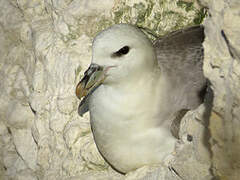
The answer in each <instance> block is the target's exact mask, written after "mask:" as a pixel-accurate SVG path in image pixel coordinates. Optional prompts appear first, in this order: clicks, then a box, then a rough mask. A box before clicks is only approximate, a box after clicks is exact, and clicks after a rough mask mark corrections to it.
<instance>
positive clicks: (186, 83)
mask: <svg viewBox="0 0 240 180" xmlns="http://www.w3.org/2000/svg"><path fill="white" fill-rule="evenodd" d="M203 40H204V28H203V27H202V26H194V27H190V28H186V29H183V30H178V31H175V32H172V33H170V34H168V35H166V36H164V37H161V38H159V39H158V40H156V41H155V42H154V47H155V49H156V54H157V60H158V64H159V67H160V69H161V72H162V73H163V74H165V75H166V77H167V78H168V83H169V84H170V87H169V89H171V91H172V93H171V94H174V96H171V97H168V98H171V99H170V101H169V102H171V103H173V102H174V104H175V105H176V104H177V105H178V107H175V108H177V110H180V109H194V108H196V107H197V106H198V105H199V104H200V103H202V101H203V97H202V95H203V94H204V91H205V89H206V78H205V77H204V75H203V69H202V66H203V46H202V42H203Z"/></svg>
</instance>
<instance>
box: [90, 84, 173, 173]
mask: <svg viewBox="0 0 240 180" xmlns="http://www.w3.org/2000/svg"><path fill="white" fill-rule="evenodd" d="M147 87H148V86H146V88H147ZM146 88H145V89H137V90H133V91H125V92H124V91H122V90H121V91H120V90H119V89H117V88H114V87H111V86H109V85H102V86H100V87H99V88H98V89H97V90H96V91H95V92H94V93H93V94H92V97H91V98H90V118H91V126H92V130H93V134H94V139H95V142H96V144H97V147H98V149H99V151H100V152H101V154H102V155H103V156H104V157H105V159H106V160H107V161H108V162H109V163H110V164H111V165H113V166H114V167H115V168H116V169H117V170H119V171H121V172H128V171H130V170H133V169H136V168H138V167H141V166H143V165H145V164H153V163H160V162H161V160H162V159H163V157H165V156H166V155H167V154H169V153H170V152H171V151H172V150H173V147H174V143H175V140H174V138H173V137H172V135H171V134H170V130H169V129H168V123H166V121H164V119H163V120H161V116H160V115H159V113H161V112H160V109H161V107H160V106H159V100H160V99H159V98H161V97H159V93H158V94H156V93H154V90H153V89H151V88H149V89H146ZM156 91H158V90H156ZM158 92H159V91H158Z"/></svg>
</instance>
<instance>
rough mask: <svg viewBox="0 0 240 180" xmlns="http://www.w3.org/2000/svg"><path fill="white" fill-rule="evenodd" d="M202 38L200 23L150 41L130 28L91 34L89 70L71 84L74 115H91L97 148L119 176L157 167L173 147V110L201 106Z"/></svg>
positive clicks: (110, 29)
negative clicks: (75, 99)
mask: <svg viewBox="0 0 240 180" xmlns="http://www.w3.org/2000/svg"><path fill="white" fill-rule="evenodd" d="M203 40H204V29H203V27H202V26H194V27H190V28H186V29H183V30H178V31H175V32H172V33H170V34H168V35H165V36H163V37H160V38H158V39H157V40H156V41H154V42H153V43H152V42H151V41H150V40H149V39H148V38H147V36H146V35H145V34H144V33H143V32H142V31H141V30H140V29H139V28H137V27H135V26H133V25H128V24H117V25H113V26H111V27H110V28H108V29H106V30H104V31H102V32H100V33H99V34H98V35H97V36H96V37H95V39H94V41H93V48H92V49H93V52H92V62H91V65H90V66H89V68H88V69H87V71H86V72H85V73H84V77H83V78H82V80H81V81H80V82H79V83H78V85H77V87H76V95H77V97H78V98H79V99H80V100H81V99H82V98H83V99H82V101H81V103H80V105H79V114H80V115H83V114H84V113H85V112H87V111H89V112H90V123H91V128H92V132H93V136H94V140H95V143H96V145H97V148H98V150H99V152H100V153H101V155H102V156H103V157H104V159H105V160H106V161H107V162H108V163H109V164H110V165H111V166H112V167H113V168H115V169H116V170H117V171H119V172H122V173H127V172H129V171H132V170H135V169H137V168H139V167H141V166H144V165H148V164H158V163H161V162H162V161H163V160H164V158H166V157H167V155H169V154H170V153H171V152H172V151H173V150H174V145H175V142H176V138H175V137H174V136H173V135H172V133H171V130H170V128H171V124H172V121H173V120H174V118H176V117H175V116H176V113H177V112H179V111H181V110H184V109H195V108H196V107H197V106H198V105H199V104H201V103H202V96H201V95H202V92H203V91H204V88H205V86H206V79H205V77H204V75H203V71H202V65H203V47H202V42H203Z"/></svg>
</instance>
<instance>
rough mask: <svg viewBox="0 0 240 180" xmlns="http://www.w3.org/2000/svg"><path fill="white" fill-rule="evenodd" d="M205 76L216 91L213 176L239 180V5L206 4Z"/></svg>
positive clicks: (213, 0)
mask: <svg viewBox="0 0 240 180" xmlns="http://www.w3.org/2000/svg"><path fill="white" fill-rule="evenodd" d="M203 3H204V4H205V5H206V6H208V7H209V13H210V14H211V17H209V18H207V19H206V21H205V23H204V25H205V27H206V30H205V34H206V40H205V42H204V48H205V60H204V73H205V75H206V77H208V78H209V80H210V81H211V84H212V85H211V87H212V89H213V91H214V101H213V108H212V113H211V117H210V122H209V129H210V134H211V138H210V141H209V142H210V143H211V153H212V157H211V162H212V168H211V170H212V173H213V174H214V175H215V176H216V177H217V178H218V179H223V180H227V179H231V180H238V179H240V131H239V129H240V1H239V0H231V1H227V0H222V1H218V0H211V1H208V0H204V1H203Z"/></svg>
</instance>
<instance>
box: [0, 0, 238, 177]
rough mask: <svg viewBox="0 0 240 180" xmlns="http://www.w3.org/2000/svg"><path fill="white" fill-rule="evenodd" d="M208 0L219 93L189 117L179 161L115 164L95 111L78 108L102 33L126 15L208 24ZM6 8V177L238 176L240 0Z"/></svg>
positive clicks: (158, 27) (1, 163)
mask: <svg viewBox="0 0 240 180" xmlns="http://www.w3.org/2000/svg"><path fill="white" fill-rule="evenodd" d="M203 6H204V7H207V9H208V13H209V14H210V15H211V16H208V17H206V18H205V19H204V22H203V24H204V26H205V35H206V40H205V42H204V48H205V52H204V53H205V59H204V67H203V68H204V73H205V76H206V77H207V78H208V79H209V81H210V82H211V89H212V91H213V95H214V97H213V101H212V102H211V101H210V100H209V99H211V97H210V95H209V96H207V97H206V101H205V103H204V104H202V105H201V106H199V108H198V109H196V110H194V111H189V112H187V113H186V115H185V116H184V117H183V119H182V121H181V124H180V130H179V140H178V142H177V144H176V149H175V151H174V152H173V153H172V158H171V160H170V164H171V169H170V168H168V167H167V166H166V165H164V164H162V165H158V166H157V165H152V166H145V167H142V168H139V169H137V170H136V171H134V172H130V173H128V174H126V175H122V174H119V173H117V172H115V171H114V170H113V169H111V167H109V165H108V164H107V163H106V162H105V161H104V160H103V158H102V157H101V155H100V154H99V153H98V151H97V148H96V145H95V143H94V141H93V137H92V134H91V129H90V125H89V115H88V114H86V115H84V116H83V117H80V116H78V114H77V107H78V103H79V101H78V99H77V98H76V97H75V86H76V84H77V83H78V81H79V79H80V77H81V76H82V75H83V72H84V70H85V69H86V68H87V66H88V64H89V63H90V60H91V43H92V40H93V37H94V36H95V35H96V33H97V32H99V31H101V30H103V29H104V28H106V27H108V26H110V25H112V24H115V23H121V22H123V23H131V24H135V25H137V26H141V27H147V28H149V29H150V30H151V32H153V33H154V34H157V35H158V36H160V35H163V34H166V33H167V32H169V31H172V30H175V29H179V28H182V27H185V26H188V25H194V24H199V23H201V21H202V20H203V18H204V16H205V11H206V10H205V9H203V8H202V7H203ZM0 7H1V10H0V25H1V26H0V55H1V56H0V89H1V93H0V97H1V98H0V103H1V105H0V179H4V180H5V179H6V180H8V179H14V180H15V179H17V180H21V179H27V180H28V179H29V180H30V179H31V180H32V179H33V180H34V179H43V180H44V179H46V180H47V179H51V180H54V179H64V180H75V179H78V180H79V179H80V180H81V179H83V180H85V179H89V180H91V179H92V180H95V179H97V180H106V179H111V180H124V179H125V180H132V179H141V180H146V179H148V180H157V179H161V180H180V179H188V180H191V179H192V180H208V179H211V178H213V177H216V178H219V179H224V180H225V179H231V180H232V179H233V180H235V179H236V180H237V179H239V177H240V174H239V172H240V154H239V152H240V140H239V139H240V133H239V128H240V94H239V89H240V41H239V39H240V23H239V22H240V13H239V12H240V3H239V2H238V0H201V1H200V3H197V1H193V0H173V1H172V0H160V1H158V0H115V1H113V0H105V1H101V2H100V1H97V0H82V1H78V0H61V1H58V0H45V1H42V0H34V1H33V0H0ZM149 38H151V39H153V37H152V36H150V35H149ZM209 94H210V92H209Z"/></svg>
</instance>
